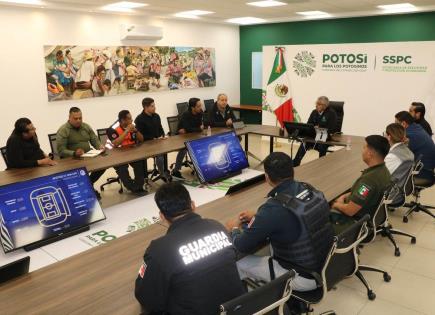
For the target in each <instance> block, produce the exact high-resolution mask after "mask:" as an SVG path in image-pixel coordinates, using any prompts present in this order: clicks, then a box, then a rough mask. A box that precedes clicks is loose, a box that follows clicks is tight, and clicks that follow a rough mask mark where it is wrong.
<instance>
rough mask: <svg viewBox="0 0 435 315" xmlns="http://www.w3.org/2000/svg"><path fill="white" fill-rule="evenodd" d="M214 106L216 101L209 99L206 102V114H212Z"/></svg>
mask: <svg viewBox="0 0 435 315" xmlns="http://www.w3.org/2000/svg"><path fill="white" fill-rule="evenodd" d="M213 106H214V99H212V98H211V99H208V100H204V107H205V112H206V113H207V114H208V113H210V112H211V110H212V109H213Z"/></svg>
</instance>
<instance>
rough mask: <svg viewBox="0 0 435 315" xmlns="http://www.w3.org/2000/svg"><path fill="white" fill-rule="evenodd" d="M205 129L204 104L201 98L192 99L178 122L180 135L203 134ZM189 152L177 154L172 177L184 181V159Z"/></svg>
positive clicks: (181, 151) (184, 150)
mask: <svg viewBox="0 0 435 315" xmlns="http://www.w3.org/2000/svg"><path fill="white" fill-rule="evenodd" d="M203 129H204V122H203V113H202V102H201V100H200V99H199V98H196V97H192V98H191V99H189V108H188V110H187V111H185V112H184V113H183V114H182V115H181V118H180V121H179V122H178V134H186V133H191V132H201V131H202V130H203ZM186 154H187V150H186V149H183V150H180V151H179V152H178V154H177V159H176V162H175V166H174V169H173V170H172V173H171V175H172V177H173V178H176V179H181V180H184V177H183V175H181V173H180V170H181V167H182V165H183V161H184V158H185V157H186Z"/></svg>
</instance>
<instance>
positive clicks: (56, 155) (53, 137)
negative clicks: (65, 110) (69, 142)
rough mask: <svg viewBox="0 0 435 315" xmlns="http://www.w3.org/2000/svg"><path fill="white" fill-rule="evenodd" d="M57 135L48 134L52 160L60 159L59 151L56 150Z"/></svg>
mask: <svg viewBox="0 0 435 315" xmlns="http://www.w3.org/2000/svg"><path fill="white" fill-rule="evenodd" d="M56 139H57V133H50V134H48V142H49V143H50V149H51V154H53V157H54V158H60V156H59V151H58V150H57V143H56Z"/></svg>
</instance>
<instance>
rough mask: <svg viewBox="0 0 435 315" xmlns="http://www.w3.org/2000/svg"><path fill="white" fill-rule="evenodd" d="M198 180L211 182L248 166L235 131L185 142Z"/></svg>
mask: <svg viewBox="0 0 435 315" xmlns="http://www.w3.org/2000/svg"><path fill="white" fill-rule="evenodd" d="M186 147H187V149H188V151H189V155H190V157H191V159H192V162H193V164H194V165H195V170H196V172H197V174H198V178H199V180H200V181H201V182H202V183H204V182H213V181H216V180H218V179H220V178H225V177H228V176H231V174H235V173H237V172H239V171H241V170H242V169H244V168H247V167H248V166H249V164H248V160H247V159H246V155H245V152H244V151H243V148H242V146H241V145H240V142H239V138H238V137H237V135H236V134H235V132H227V133H223V134H218V135H214V136H210V137H206V138H201V139H197V140H193V141H188V142H186Z"/></svg>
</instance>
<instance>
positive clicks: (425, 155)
mask: <svg viewBox="0 0 435 315" xmlns="http://www.w3.org/2000/svg"><path fill="white" fill-rule="evenodd" d="M395 117H396V122H397V123H400V124H401V125H402V126H403V127H404V128H405V129H406V136H407V137H408V139H409V143H408V147H409V149H410V150H411V151H412V153H414V158H415V159H418V158H421V162H422V163H423V169H422V170H421V171H420V174H418V175H417V176H416V177H415V183H416V184H417V185H424V186H426V185H431V184H432V183H433V182H434V168H435V144H434V142H433V140H432V138H431V137H430V136H429V135H428V134H427V132H426V131H425V130H424V129H423V127H421V126H420V125H419V124H416V123H415V122H414V119H413V118H412V116H411V114H410V113H408V112H405V111H402V112H399V113H397V114H396V116H395Z"/></svg>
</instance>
